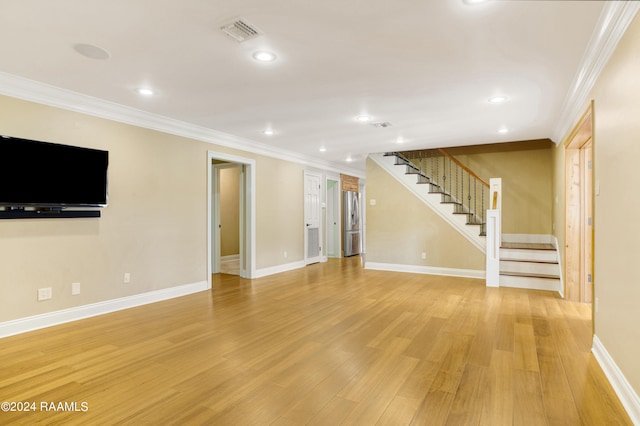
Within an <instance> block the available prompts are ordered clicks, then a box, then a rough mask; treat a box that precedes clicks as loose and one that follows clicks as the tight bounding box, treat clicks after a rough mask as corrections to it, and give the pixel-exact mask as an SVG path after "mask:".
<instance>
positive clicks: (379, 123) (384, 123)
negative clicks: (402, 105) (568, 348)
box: [371, 121, 392, 127]
mask: <svg viewBox="0 0 640 426" xmlns="http://www.w3.org/2000/svg"><path fill="white" fill-rule="evenodd" d="M371 125H372V126H376V127H391V126H392V124H391V123H390V122H388V121H376V122H375V123H371Z"/></svg>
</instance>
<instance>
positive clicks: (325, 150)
mask: <svg viewBox="0 0 640 426" xmlns="http://www.w3.org/2000/svg"><path fill="white" fill-rule="evenodd" d="M318 151H320V152H327V148H325V147H324V146H321V147H320V149H319V150H318Z"/></svg>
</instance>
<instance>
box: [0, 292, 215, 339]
mask: <svg viewBox="0 0 640 426" xmlns="http://www.w3.org/2000/svg"><path fill="white" fill-rule="evenodd" d="M208 289H209V285H208V283H207V282H206V281H200V282H197V283H193V284H185V285H181V286H177V287H171V288H166V289H162V290H156V291H150V292H148V293H142V294H134V295H133V296H127V297H122V298H119V299H113V300H107V301H104V302H98V303H92V304H90V305H83V306H78V307H75V308H69V309H63V310H61V311H55V312H49V313H46V314H40V315H34V316H31V317H26V318H19V319H16V320H12V321H7V322H3V323H0V338H2V337H8V336H13V335H16V334H20V333H26V332H27V331H33V330H38V329H41V328H46V327H51V326H54V325H58V324H64V323H67V322H71V321H77V320H81V319H84V318H90V317H94V316H97V315H103V314H108V313H110V312H115V311H120V310H123V309H129V308H134V307H136V306H142V305H147V304H149V303H154V302H160V301H162V300H167V299H173V298H176V297H180V296H186V295H188V294H192V293H198V292H200V291H205V290H208Z"/></svg>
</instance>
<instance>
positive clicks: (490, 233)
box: [486, 178, 502, 287]
mask: <svg viewBox="0 0 640 426" xmlns="http://www.w3.org/2000/svg"><path fill="white" fill-rule="evenodd" d="M489 197H490V198H489V210H487V267H486V274H487V276H486V281H487V287H500V245H501V243H502V214H501V211H502V179H501V178H491V180H489Z"/></svg>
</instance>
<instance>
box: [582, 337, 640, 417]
mask: <svg viewBox="0 0 640 426" xmlns="http://www.w3.org/2000/svg"><path fill="white" fill-rule="evenodd" d="M591 352H593V356H594V357H595V358H596V360H597V361H598V364H600V367H602V370H603V371H604V374H605V375H606V376H607V379H609V383H611V386H612V387H613V390H614V391H615V392H616V395H618V398H620V402H622V405H623V406H624V408H625V410H627V414H628V415H629V417H630V418H631V421H632V422H633V424H634V425H640V397H638V394H637V393H636V391H635V390H634V389H633V387H632V386H631V384H629V382H628V381H627V379H626V377H624V374H622V371H620V369H619V368H618V366H617V365H616V363H615V361H614V360H613V358H611V355H609V352H607V350H606V349H605V347H604V345H603V344H602V342H601V341H600V339H598V336H593V348H591Z"/></svg>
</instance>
